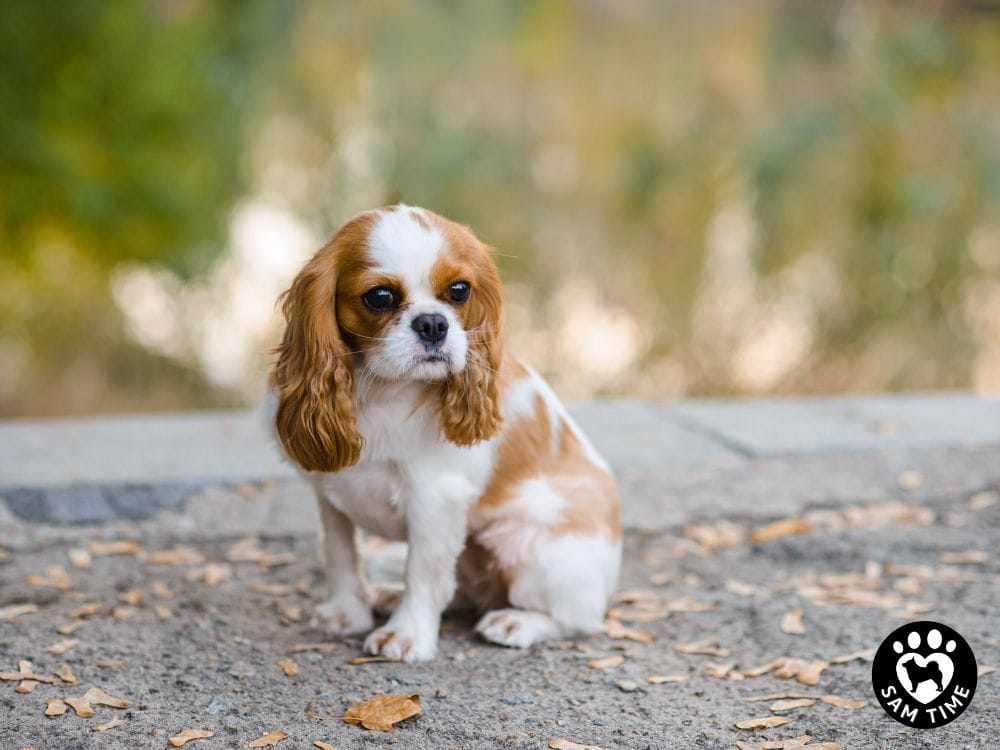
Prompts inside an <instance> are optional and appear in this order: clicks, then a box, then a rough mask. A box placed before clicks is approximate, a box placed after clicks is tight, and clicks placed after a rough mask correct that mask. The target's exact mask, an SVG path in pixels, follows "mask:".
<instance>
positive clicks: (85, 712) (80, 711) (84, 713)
mask: <svg viewBox="0 0 1000 750" xmlns="http://www.w3.org/2000/svg"><path fill="white" fill-rule="evenodd" d="M66 705H67V706H69V707H70V708H72V709H73V710H74V711H76V715H77V716H79V717H80V718H81V719H89V718H90V717H91V716H93V715H94V709H93V708H92V707H91V705H90V701H88V700H87V699H86V697H79V698H77V697H72V696H71V697H69V698H66Z"/></svg>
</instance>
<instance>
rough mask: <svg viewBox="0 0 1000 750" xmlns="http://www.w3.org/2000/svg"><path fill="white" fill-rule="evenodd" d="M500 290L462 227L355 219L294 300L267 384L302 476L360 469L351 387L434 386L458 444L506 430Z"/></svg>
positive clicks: (445, 425)
mask: <svg viewBox="0 0 1000 750" xmlns="http://www.w3.org/2000/svg"><path fill="white" fill-rule="evenodd" d="M501 301H502V290H501V286H500V278H499V274H498V273H497V269H496V265H495V264H494V263H493V259H492V257H491V256H490V251H489V248H487V247H486V246H485V245H484V244H483V243H482V242H480V241H479V240H478V239H477V238H476V236H475V235H473V234H472V232H471V231H469V230H468V229H467V228H466V227H463V226H460V225H458V224H455V223H454V222H451V221H448V220H447V219H444V218H443V217H441V216H438V215H437V214H434V213H431V212H430V211H426V210H424V209H417V208H410V207H407V206H393V207H390V208H386V209H381V210H378V211H369V212H366V213H364V214H361V215H360V216H357V217H355V218H354V219H352V220H351V221H349V222H348V223H347V224H345V225H344V227H342V228H341V230H340V231H339V232H337V234H336V235H335V236H334V238H333V240H332V241H331V242H330V243H329V244H328V245H326V247H324V248H323V249H321V250H320V251H319V252H318V253H316V255H315V256H314V257H313V258H312V260H310V261H309V263H307V264H306V266H305V268H303V270H302V271H301V272H300V273H299V275H298V277H296V279H295V281H294V282H293V284H292V287H291V288H290V289H289V290H288V292H287V294H286V297H285V302H284V313H285V318H286V321H287V324H288V325H287V328H286V330H285V336H284V339H283V340H282V343H281V346H280V347H279V348H278V354H279V358H278V362H277V365H276V366H275V369H274V372H273V374H272V381H273V384H274V385H275V387H276V389H277V391H278V396H279V404H278V413H277V418H276V429H277V432H278V436H279V437H280V438H281V441H282V443H283V445H284V446H285V449H286V450H287V451H288V453H289V455H291V456H292V457H293V458H294V459H295V460H296V461H297V462H298V463H299V464H300V465H301V466H302V467H303V468H305V469H308V470H323V471H336V470H337V469H340V468H343V467H344V466H349V465H351V464H353V463H356V462H357V460H358V459H359V457H360V451H361V438H360V436H359V435H358V434H357V431H356V429H355V420H354V407H355V403H354V401H355V390H354V389H355V381H356V380H360V379H365V378H379V379H383V380H392V381H400V380H419V381H424V382H428V383H432V384H436V386H435V387H436V389H437V391H438V393H439V395H440V398H441V429H442V432H443V434H444V436H445V437H446V438H447V439H448V440H450V441H451V442H454V443H457V444H459V445H470V444H472V443H475V442H478V441H480V440H483V439H486V438H488V437H491V436H492V435H493V434H495V433H496V432H497V431H498V430H499V426H500V415H499V404H498V387H497V383H496V373H497V370H499V367H500V358H501V341H500V314H501Z"/></svg>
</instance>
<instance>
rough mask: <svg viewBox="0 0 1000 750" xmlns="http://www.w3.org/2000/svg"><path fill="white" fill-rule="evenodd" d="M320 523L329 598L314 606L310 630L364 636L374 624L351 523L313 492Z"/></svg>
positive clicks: (327, 501) (322, 497) (324, 499)
mask: <svg viewBox="0 0 1000 750" xmlns="http://www.w3.org/2000/svg"><path fill="white" fill-rule="evenodd" d="M316 499H317V500H318V501H319V514H320V519H321V520H322V522H323V562H324V563H325V567H326V570H325V571H324V573H325V574H326V586H327V589H328V591H327V594H328V596H329V598H328V599H327V600H326V601H325V602H323V603H322V604H319V605H317V606H316V613H315V615H314V616H313V620H312V623H311V624H312V626H313V627H314V628H319V629H320V630H322V631H323V632H325V633H326V634H327V635H352V634H357V633H367V632H368V631H369V630H371V629H372V626H373V625H374V624H375V623H374V621H373V620H372V608H371V601H370V596H369V593H368V587H367V586H366V585H365V580H364V577H363V576H362V574H361V560H360V558H359V557H358V550H357V545H356V543H355V539H354V536H355V531H354V524H353V523H351V519H349V518H348V517H347V516H345V515H344V514H343V513H341V512H340V511H339V510H337V509H336V508H334V507H333V505H332V504H331V503H330V501H329V500H327V499H326V498H325V497H324V496H323V495H322V494H320V493H318V492H317V496H316Z"/></svg>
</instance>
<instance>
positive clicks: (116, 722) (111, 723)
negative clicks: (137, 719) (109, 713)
mask: <svg viewBox="0 0 1000 750" xmlns="http://www.w3.org/2000/svg"><path fill="white" fill-rule="evenodd" d="M127 723H128V722H127V721H125V719H112V720H111V721H109V722H108V723H107V724H98V725H97V726H96V727H94V731H95V732H107V731H108V730H109V729H114V728H115V727H120V726H121V725H122V724H127Z"/></svg>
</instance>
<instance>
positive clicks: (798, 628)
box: [781, 609, 806, 635]
mask: <svg viewBox="0 0 1000 750" xmlns="http://www.w3.org/2000/svg"><path fill="white" fill-rule="evenodd" d="M781 632H783V633H788V634H790V635H802V634H803V633H805V632H806V626H805V625H804V624H803V622H802V610H801V609H790V610H788V611H787V612H785V616H784V617H782V618H781Z"/></svg>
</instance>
